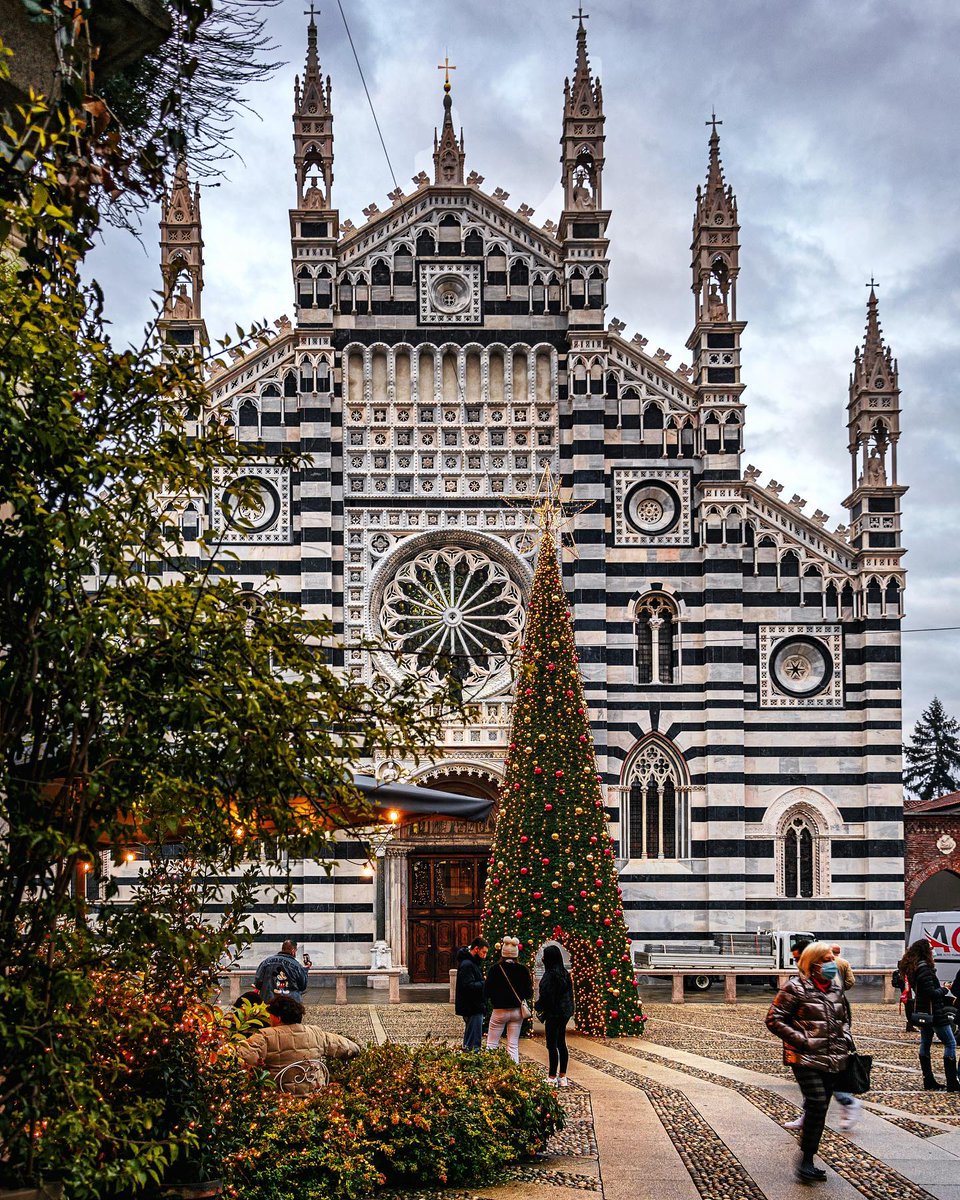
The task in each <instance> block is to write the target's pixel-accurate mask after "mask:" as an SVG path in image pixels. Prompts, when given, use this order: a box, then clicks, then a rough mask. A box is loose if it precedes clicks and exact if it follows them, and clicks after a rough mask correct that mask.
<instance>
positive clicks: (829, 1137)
mask: <svg viewBox="0 0 960 1200" xmlns="http://www.w3.org/2000/svg"><path fill="white" fill-rule="evenodd" d="M604 1044H605V1045H607V1046H609V1047H611V1049H613V1050H617V1051H620V1052H621V1053H624V1054H631V1055H633V1056H634V1057H635V1058H640V1059H645V1060H646V1061H648V1062H658V1063H659V1064H660V1065H664V1066H669V1067H670V1069H671V1070H675V1071H682V1072H683V1074H685V1075H692V1076H694V1077H695V1078H696V1079H705V1080H706V1081H707V1082H709V1083H715V1084H719V1086H720V1087H725V1088H731V1089H732V1090H733V1091H735V1092H738V1093H739V1094H740V1095H741V1096H743V1097H744V1099H746V1100H749V1101H750V1103H751V1104H752V1105H753V1106H754V1107H755V1108H758V1109H759V1110H760V1111H761V1112H763V1113H766V1115H767V1116H768V1117H771V1118H772V1119H773V1120H774V1121H776V1122H777V1123H778V1124H780V1125H782V1124H783V1123H784V1121H789V1120H792V1119H793V1118H794V1117H795V1116H796V1115H797V1111H798V1106H797V1105H794V1104H791V1103H789V1101H786V1100H783V1099H781V1097H780V1096H778V1095H777V1094H776V1093H775V1092H771V1091H768V1090H767V1089H766V1088H761V1087H755V1086H754V1085H752V1084H747V1083H741V1082H740V1081H739V1080H732V1079H727V1078H726V1077H725V1076H724V1075H719V1074H717V1073H716V1072H715V1071H704V1070H701V1069H700V1068H699V1067H693V1066H690V1065H688V1064H686V1063H680V1062H676V1061H671V1062H669V1063H664V1062H663V1059H662V1058H659V1057H658V1056H657V1055H656V1054H652V1053H650V1052H649V1051H645V1050H643V1049H642V1048H641V1047H639V1046H637V1045H632V1044H627V1043H625V1042H619V1041H614V1040H612V1039H611V1040H607V1041H605V1043H604ZM571 1053H572V1054H573V1055H575V1056H577V1057H579V1055H580V1051H572V1052H571ZM592 1065H593V1064H592V1063H591V1066H592ZM820 1157H821V1158H822V1159H823V1161H824V1162H825V1163H826V1164H827V1165H828V1166H829V1167H832V1168H833V1170H834V1171H836V1173H837V1174H838V1175H840V1176H842V1178H844V1179H845V1180H846V1181H847V1182H848V1183H850V1184H852V1185H853V1187H855V1188H856V1189H857V1191H858V1192H860V1194H861V1195H863V1196H866V1197H868V1198H869V1200H889V1198H890V1197H891V1196H896V1197H897V1198H898V1200H935V1198H934V1197H933V1196H932V1195H931V1193H930V1192H928V1191H926V1190H925V1189H924V1188H922V1187H920V1186H919V1185H918V1184H916V1183H913V1182H912V1181H911V1180H909V1179H907V1178H905V1177H904V1176H903V1175H901V1174H900V1173H899V1172H898V1171H894V1170H893V1169H892V1168H891V1167H888V1166H887V1164H886V1163H884V1162H882V1161H881V1160H880V1159H879V1158H874V1157H873V1155H872V1154H867V1152H866V1151H865V1150H863V1148H862V1147H860V1146H858V1145H856V1144H855V1143H853V1142H851V1141H849V1139H847V1138H845V1137H843V1135H842V1134H838V1133H834V1132H833V1130H831V1129H825V1130H824V1133H823V1140H822V1141H821V1143H820Z"/></svg>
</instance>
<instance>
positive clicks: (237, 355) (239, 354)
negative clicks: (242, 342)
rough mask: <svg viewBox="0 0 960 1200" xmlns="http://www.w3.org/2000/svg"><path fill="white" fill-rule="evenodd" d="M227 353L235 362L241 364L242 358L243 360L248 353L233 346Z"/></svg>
mask: <svg viewBox="0 0 960 1200" xmlns="http://www.w3.org/2000/svg"><path fill="white" fill-rule="evenodd" d="M227 353H228V354H229V355H230V357H231V358H232V359H233V361H234V362H239V360H240V359H241V358H243V356H244V354H245V353H246V351H244V350H242V349H241V348H240V347H239V346H231V347H230V348H229V350H228V351H227Z"/></svg>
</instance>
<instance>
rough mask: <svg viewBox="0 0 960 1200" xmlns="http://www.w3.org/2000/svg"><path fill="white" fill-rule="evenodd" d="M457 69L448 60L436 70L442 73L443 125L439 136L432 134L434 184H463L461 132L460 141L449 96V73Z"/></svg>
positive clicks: (461, 131)
mask: <svg viewBox="0 0 960 1200" xmlns="http://www.w3.org/2000/svg"><path fill="white" fill-rule="evenodd" d="M456 69H457V68H456V67H455V66H453V65H452V64H451V63H450V61H449V60H446V59H445V60H444V62H443V63H442V64H441V65H440V66H439V67H438V68H437V70H439V71H444V72H445V76H444V81H443V125H442V127H441V129H440V132H439V134H438V133H437V131H436V130H434V132H433V181H434V183H441V184H444V183H446V184H453V183H463V164H464V161H465V159H466V155H465V154H464V150H463V130H462V129H461V130H460V140H459V141H458V140H457V135H456V133H455V132H454V129H453V115H452V109H453V100H452V98H451V96H450V72H451V71H455V70H456Z"/></svg>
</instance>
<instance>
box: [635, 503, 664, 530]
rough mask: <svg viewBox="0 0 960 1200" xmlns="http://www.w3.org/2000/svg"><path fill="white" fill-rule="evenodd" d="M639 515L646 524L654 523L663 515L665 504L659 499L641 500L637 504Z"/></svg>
mask: <svg viewBox="0 0 960 1200" xmlns="http://www.w3.org/2000/svg"><path fill="white" fill-rule="evenodd" d="M636 512H637V517H638V519H639V520H640V521H641V522H642V523H643V524H645V525H653V524H655V523H656V522H657V521H659V520H660V519H661V517H662V516H663V505H662V504H661V503H660V501H659V500H654V499H652V498H651V499H647V500H641V501H640V503H639V504H638V505H637V509H636Z"/></svg>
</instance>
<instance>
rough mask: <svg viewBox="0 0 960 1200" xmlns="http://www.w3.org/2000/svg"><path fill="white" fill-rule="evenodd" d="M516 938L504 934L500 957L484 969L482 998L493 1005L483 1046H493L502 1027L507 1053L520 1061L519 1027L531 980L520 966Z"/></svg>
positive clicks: (526, 1011) (525, 1013) (530, 992)
mask: <svg viewBox="0 0 960 1200" xmlns="http://www.w3.org/2000/svg"><path fill="white" fill-rule="evenodd" d="M519 957H520V940H519V938H515V937H505V938H504V939H503V941H502V942H501V943H500V958H499V961H497V962H495V963H494V964H493V966H492V967H491V968H490V970H489V971H488V972H487V981H486V984H485V988H484V991H485V995H486V998H487V999H488V1000H489V1001H490V1003H491V1004H492V1005H493V1012H492V1013H491V1014H490V1026H489V1028H488V1029H487V1049H488V1050H496V1049H497V1047H498V1046H499V1045H500V1039H501V1038H502V1037H503V1033H504V1030H506V1033H507V1053H508V1054H509V1055H510V1057H511V1058H512V1059H513V1061H514V1062H515V1063H518V1062H519V1061H520V1030H521V1029H522V1028H523V1023H524V1021H525V1020H527V1018H528V1017H529V1016H530V1000H531V998H532V997H533V980H532V979H531V977H530V972H529V971H528V970H527V968H526V967H521V965H520V963H519V962H518V961H517V959H518V958H519Z"/></svg>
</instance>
